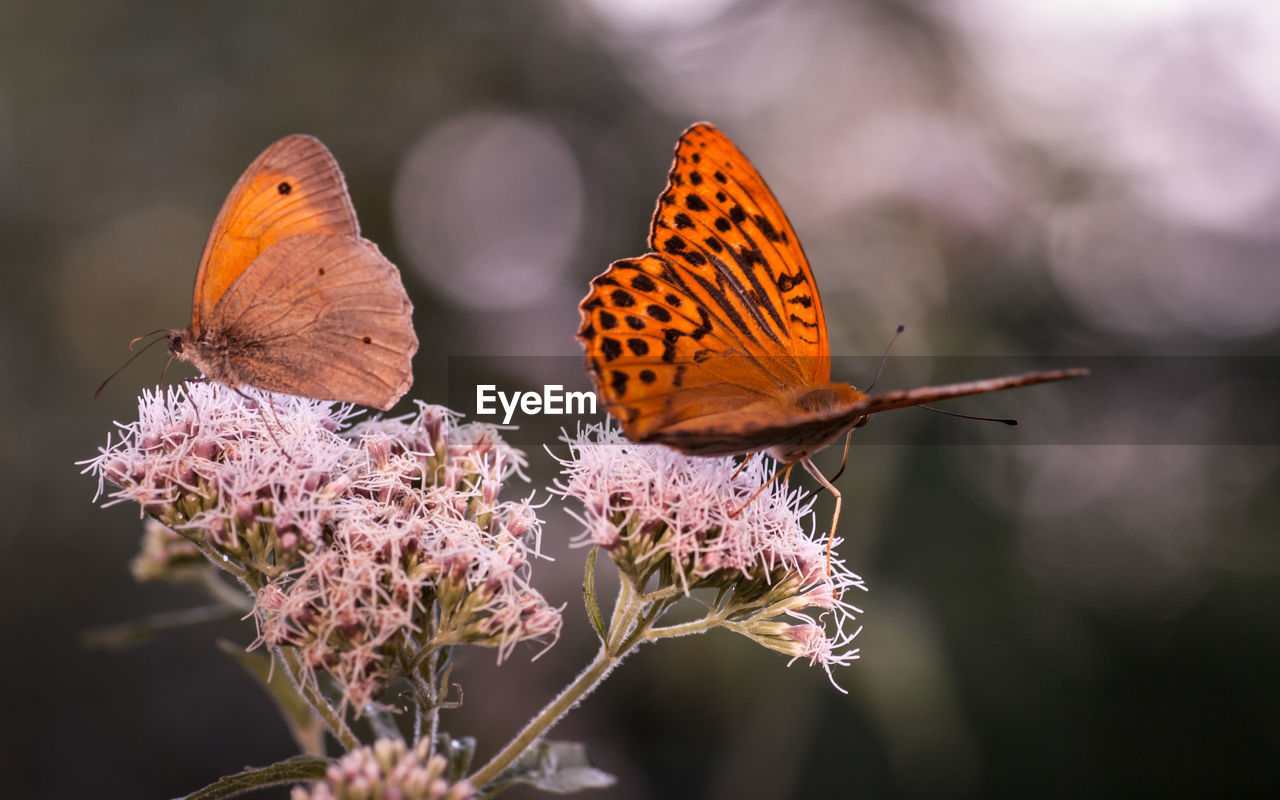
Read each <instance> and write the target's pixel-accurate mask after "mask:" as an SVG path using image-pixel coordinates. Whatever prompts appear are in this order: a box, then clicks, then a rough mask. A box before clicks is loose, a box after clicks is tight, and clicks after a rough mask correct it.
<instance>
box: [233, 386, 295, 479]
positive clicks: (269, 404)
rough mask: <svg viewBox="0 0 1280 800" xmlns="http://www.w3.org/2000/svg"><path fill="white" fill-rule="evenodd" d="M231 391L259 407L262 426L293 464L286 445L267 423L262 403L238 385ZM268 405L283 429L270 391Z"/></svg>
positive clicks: (278, 424)
mask: <svg viewBox="0 0 1280 800" xmlns="http://www.w3.org/2000/svg"><path fill="white" fill-rule="evenodd" d="M231 391H233V392H235V393H236V394H238V395H240V396H241V397H243V398H244V399H245V400H247V401H249V402H250V403H252V404H253V407H254V408H256V409H258V413H259V414H262V427H263V428H264V429H265V430H266V432H267V435H268V436H270V437H271V441H273V442H275V443H276V447H279V448H280V452H281V453H282V454H283V455H284V460H285V461H288V462H289V463H290V464H292V463H293V459H292V458H291V457H290V456H289V451H287V450H285V449H284V445H282V444H280V440H279V439H278V438H276V434H275V431H273V430H271V426H270V425H268V424H267V416H266V414H265V413H264V412H263V410H262V403H261V402H260V401H259V400H258V399H257V398H256V397H252V396H251V395H247V394H245V393H244V392H243V391H241V390H240V388H239V387H237V386H232V387H231ZM267 407H268V408H270V409H271V417H272V418H273V419H274V420H275V421H276V427H277V428H279V429H280V430H281V431H283V430H284V425H282V424H280V417H279V416H278V415H277V414H276V404H275V401H274V400H273V395H271V394H269V393H268V394H267Z"/></svg>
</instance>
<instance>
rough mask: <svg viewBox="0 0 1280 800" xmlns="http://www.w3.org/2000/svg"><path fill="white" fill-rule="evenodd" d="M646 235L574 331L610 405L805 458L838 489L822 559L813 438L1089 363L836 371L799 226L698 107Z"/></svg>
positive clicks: (638, 425)
mask: <svg viewBox="0 0 1280 800" xmlns="http://www.w3.org/2000/svg"><path fill="white" fill-rule="evenodd" d="M649 247H650V248H651V250H652V251H653V252H650V253H646V254H645V255H643V256H640V257H639V258H624V259H622V260H620V261H615V262H613V263H612V264H610V265H609V268H608V269H607V270H605V272H604V273H603V274H602V275H599V276H597V277H596V278H594V279H593V280H592V281H591V292H590V293H589V294H588V295H587V297H586V298H585V299H584V300H583V301H582V303H581V305H580V306H579V308H580V310H581V312H582V325H581V327H580V328H579V329H578V340H579V341H580V342H581V343H582V345H583V347H584V348H585V349H586V353H587V371H588V372H589V373H590V374H591V376H592V377H593V378H594V379H595V382H596V387H597V389H598V391H599V394H600V396H601V398H602V399H603V401H604V405H605V408H607V409H608V411H609V413H611V414H613V416H614V417H616V418H617V419H618V421H619V422H620V423H622V428H623V431H624V432H625V433H626V435H627V437H628V438H630V439H632V440H633V441H637V442H659V443H661V444H665V445H668V446H670V447H673V448H675V449H676V450H679V451H681V452H684V453H688V454H691V455H704V456H722V455H739V454H744V453H745V454H750V453H755V452H758V451H767V452H768V453H769V454H770V455H772V456H773V457H774V458H775V459H777V460H778V461H779V462H781V463H783V464H787V465H788V466H787V468H786V474H790V471H791V467H792V466H794V465H795V463H797V462H798V463H800V464H801V465H803V466H804V468H805V469H806V470H807V471H808V472H809V473H810V474H811V475H813V477H814V479H815V480H817V481H818V482H820V483H821V484H822V485H823V486H825V487H826V488H827V489H829V490H830V491H831V493H832V494H833V495H834V496H835V498H836V509H835V517H834V518H833V519H832V523H831V535H830V538H829V539H828V543H827V558H828V560H829V559H830V556H831V550H830V548H831V540H833V539H834V538H835V529H836V522H837V521H838V519H839V516H840V502H841V498H840V492H839V491H837V490H836V488H835V487H834V486H832V485H831V483H830V482H829V481H828V480H827V479H826V478H825V477H824V476H823V475H822V473H821V472H820V471H818V469H817V468H816V467H815V466H814V464H813V462H812V461H811V460H810V456H811V455H812V454H813V453H814V452H816V451H818V450H820V449H821V448H823V447H825V446H827V445H828V444H830V443H831V442H833V441H834V440H835V439H837V438H839V436H840V435H841V434H844V433H846V432H850V433H851V432H852V429H853V428H854V427H856V426H858V425H860V424H861V423H862V422H865V420H866V418H867V415H868V414H874V413H876V412H879V411H888V410H890V409H894V408H904V407H906V406H915V405H920V404H922V403H929V402H934V401H938V400H945V399H948V398H952V397H963V396H965V395H971V394H979V393H981V392H991V391H997V390H1000V389H1010V388H1013V387H1016V386H1029V385H1031V384H1035V383H1043V382H1046V381H1056V380H1062V379H1064V378H1074V377H1079V376H1081V375H1084V374H1085V372H1086V371H1085V370H1078V369H1069V370H1058V371H1052V372H1031V373H1026V374H1024V375H1013V376H1008V377H1003V378H990V379H987V380H979V381H973V382H969V383H957V384H950V385H945V386H926V387H922V388H918V389H910V390H905V391H897V392H889V393H886V394H881V395H874V396H873V395H867V394H865V393H863V392H860V391H858V390H857V389H855V388H854V387H852V386H850V385H849V384H847V383H832V382H831V354H830V348H829V344H828V341H827V325H826V321H825V319H824V317H823V313H822V302H821V300H820V299H819V297H818V287H817V285H816V284H815V283H814V280H813V272H812V271H811V270H810V269H809V262H808V260H807V259H806V258H805V255H804V250H803V249H801V247H800V241H799V239H797V238H796V234H795V231H794V230H793V229H792V227H791V223H790V222H788V221H787V215H786V214H784V213H783V211H782V208H781V207H780V206H779V205H778V201H777V200H776V199H774V196H773V193H772V192H771V191H769V187H768V186H766V185H765V182H764V179H763V178H761V177H760V174H759V173H758V172H756V170H755V167H753V166H752V165H751V162H750V161H748V160H747V158H746V156H744V155H743V154H742V153H741V152H740V151H739V150H738V148H737V147H735V146H734V144H733V142H731V141H729V137H727V136H725V135H724V134H723V133H721V132H720V131H719V130H717V129H716V128H715V127H714V126H712V125H710V124H708V123H705V122H703V123H698V124H697V125H694V126H693V127H691V128H689V129H688V130H687V131H685V132H684V134H683V135H682V136H681V137H680V141H679V142H678V143H677V144H676V151H675V161H674V163H673V164H672V165H671V172H670V174H669V175H668V177H667V188H666V190H665V191H663V193H662V195H661V196H660V197H659V198H658V205H657V208H656V210H655V211H654V215H653V222H652V223H651V224H650V228H649ZM846 447H847V442H846ZM780 474H781V473H780ZM776 477H777V475H775V476H774V478H776ZM748 502H749V501H748Z"/></svg>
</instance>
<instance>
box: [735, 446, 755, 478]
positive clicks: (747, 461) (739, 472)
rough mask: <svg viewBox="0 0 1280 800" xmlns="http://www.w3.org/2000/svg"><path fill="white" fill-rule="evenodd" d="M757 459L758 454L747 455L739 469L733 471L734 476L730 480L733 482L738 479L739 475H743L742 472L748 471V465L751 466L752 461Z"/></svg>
mask: <svg viewBox="0 0 1280 800" xmlns="http://www.w3.org/2000/svg"><path fill="white" fill-rule="evenodd" d="M755 457H756V454H755V453H747V454H746V455H745V456H743V458H742V463H741V464H739V465H738V468H737V469H735V470H734V471H733V474H732V475H730V476H729V480H733V479H734V478H736V477H738V476H739V475H741V474H742V471H743V470H744V469H746V468H747V464H750V463H751V459H753V458H755Z"/></svg>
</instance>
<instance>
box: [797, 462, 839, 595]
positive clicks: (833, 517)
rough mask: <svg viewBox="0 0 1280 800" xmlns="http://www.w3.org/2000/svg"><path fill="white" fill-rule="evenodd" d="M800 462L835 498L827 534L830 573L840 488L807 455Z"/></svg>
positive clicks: (828, 570) (829, 570) (837, 519)
mask: <svg viewBox="0 0 1280 800" xmlns="http://www.w3.org/2000/svg"><path fill="white" fill-rule="evenodd" d="M800 463H801V464H802V465H803V466H804V468H805V471H806V472H808V473H809V474H810V475H812V476H813V479H814V480H815V481H817V482H818V483H820V484H822V485H823V487H824V488H825V489H826V490H827V491H829V492H831V495H832V496H833V497H835V499H836V511H835V513H834V514H832V515H831V533H830V534H828V535H827V574H828V575H830V574H831V543H832V542H834V541H835V540H836V525H837V524H838V523H839V522H840V490H839V489H837V488H836V487H835V486H833V485H832V483H831V481H829V480H827V479H826V478H825V477H824V476H823V474H822V470H820V469H818V468H817V467H816V466H814V464H813V462H812V461H810V460H809V457H808V456H805V457H804V458H802V459H800Z"/></svg>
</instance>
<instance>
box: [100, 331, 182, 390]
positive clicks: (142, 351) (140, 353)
mask: <svg viewBox="0 0 1280 800" xmlns="http://www.w3.org/2000/svg"><path fill="white" fill-rule="evenodd" d="M157 333H168V331H166V330H158V331H152V332H151V333H148V334H147V336H155V335H156V334H157ZM147 336H139V337H138V338H136V339H134V340H133V341H132V342H129V352H133V346H134V345H135V344H137V343H138V342H140V341H142V340H143V339H145V338H147ZM160 341H164V339H163V337H161V338H157V339H152V340H151V341H149V342H147V343H146V344H145V345H143V346H142V348H140V349H139V350H138V352H136V353H133V355H131V356H129V358H128V360H126V361H125V362H124V363H123V364H121V365H120V366H119V367H117V368H116V371H115V372H113V373H111V374H110V375H108V376H107V379H106V380H105V381H103V382H102V383H100V384H98V390H97V391H96V392H94V393H93V399H94V400H97V399H98V395H100V394H102V390H103V389H105V388H107V384H108V383H111V379H112V378H114V377H115V376H117V375H119V374H120V373H121V372H123V371H124V368H125V367H127V366H129V365H130V364H132V363H133V362H134V360H135V359H137V357H138V356H140V355H142V354H143V353H145V352H147V348H149V347H151V345H153V344H155V343H156V342H160ZM170 360H172V359H170Z"/></svg>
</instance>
